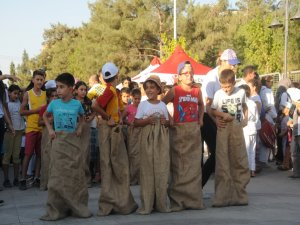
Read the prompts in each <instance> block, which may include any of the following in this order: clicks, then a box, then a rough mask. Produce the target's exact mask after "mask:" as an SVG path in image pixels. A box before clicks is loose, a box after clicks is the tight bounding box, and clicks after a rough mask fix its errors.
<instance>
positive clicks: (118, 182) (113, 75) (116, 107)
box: [93, 62, 137, 216]
mask: <svg viewBox="0 0 300 225" xmlns="http://www.w3.org/2000/svg"><path fill="white" fill-rule="evenodd" d="M101 71H102V77H103V79H104V81H105V82H106V88H105V90H104V92H103V94H102V95H100V96H99V97H98V98H97V100H96V101H95V102H94V103H93V109H94V111H95V112H97V113H99V114H100V115H101V117H102V118H103V119H104V120H105V121H103V123H102V124H101V125H100V128H99V141H100V146H101V152H100V169H101V181H102V182H101V183H102V188H101V194H100V198H99V212H98V215H99V216H105V215H108V214H110V213H113V212H114V213H120V214H129V213H131V212H133V211H135V210H136V208H137V204H136V203H135V202H134V199H133V196H132V194H131V191H130V184H129V166H128V156H127V151H126V147H125V143H124V137H123V133H122V126H121V125H118V124H119V123H120V119H121V118H120V111H122V110H123V105H122V102H121V99H120V97H119V95H118V93H117V90H116V85H117V82H118V79H117V78H118V72H119V69H118V68H117V67H116V65H115V64H113V63H110V62H109V63H106V64H105V65H104V66H103V67H102V70H101Z"/></svg>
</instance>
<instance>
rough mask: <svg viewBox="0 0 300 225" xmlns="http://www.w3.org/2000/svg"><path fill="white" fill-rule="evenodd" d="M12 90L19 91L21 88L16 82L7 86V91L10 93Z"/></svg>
mask: <svg viewBox="0 0 300 225" xmlns="http://www.w3.org/2000/svg"><path fill="white" fill-rule="evenodd" d="M13 91H21V88H20V87H19V86H18V85H16V84H12V85H10V86H9V88H8V92H10V93H11V92H13Z"/></svg>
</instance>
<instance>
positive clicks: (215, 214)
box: [0, 166, 300, 225]
mask: <svg viewBox="0 0 300 225" xmlns="http://www.w3.org/2000/svg"><path fill="white" fill-rule="evenodd" d="M289 173H290V172H282V171H277V170H276V169H275V167H274V166H272V167H270V168H267V169H265V170H264V171H263V172H262V173H261V174H260V175H258V176H257V177H255V178H253V179H251V182H250V184H249V185H248V192H249V199H250V203H249V205H248V206H239V207H227V208H212V207H211V205H212V197H213V192H214V188H213V185H214V181H213V178H212V179H211V180H210V181H209V182H208V184H207V186H206V187H205V189H204V193H206V194H209V195H210V196H211V198H209V199H205V200H204V201H205V205H206V209H204V210H187V211H183V212H177V213H167V214H163V213H153V214H151V215H149V216H142V215H138V214H131V215H127V216H121V215H110V216H106V217H97V216H96V212H97V204H98V203H97V202H98V197H99V192H100V188H99V186H98V187H93V188H90V189H89V194H90V199H89V208H90V210H91V211H92V212H93V214H94V216H93V217H91V218H89V219H78V218H72V217H70V218H67V219H64V220H61V221H56V222H43V221H40V220H39V217H40V216H42V215H43V214H44V213H45V203H46V199H47V192H42V191H39V190H38V189H36V188H31V189H29V190H26V191H20V190H18V189H17V188H11V189H5V190H4V191H1V192H0V199H3V200H4V201H5V205H4V206H1V207H0V225H4V224H11V225H19V224H23V225H29V224H30V225H42V224H52V225H55V224H57V225H62V224H70V225H71V224H72V225H73V224H84V225H139V224H142V225H168V224H172V225H195V224H209V225H215V224H237V225H242V224H264V225H274V224H275V225H284V224H295V225H296V224H297V225H299V224H300V179H291V178H288V175H289ZM1 176H2V174H1ZM2 179H3V177H1V179H0V180H1V182H3V181H2ZM132 191H133V193H134V197H135V199H136V201H137V202H138V203H140V200H139V187H138V186H135V187H132Z"/></svg>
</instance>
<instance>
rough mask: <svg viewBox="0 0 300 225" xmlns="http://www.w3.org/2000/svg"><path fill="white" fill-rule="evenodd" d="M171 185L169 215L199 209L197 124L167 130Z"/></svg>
mask: <svg viewBox="0 0 300 225" xmlns="http://www.w3.org/2000/svg"><path fill="white" fill-rule="evenodd" d="M170 147H171V148H170V155H171V183H170V186H169V198H170V203H171V210H172V211H180V210H184V209H203V208H204V206H203V200H202V171H201V156H202V143H201V132H200V126H199V124H198V123H197V122H193V123H183V124H178V125H176V126H174V127H171V128H170Z"/></svg>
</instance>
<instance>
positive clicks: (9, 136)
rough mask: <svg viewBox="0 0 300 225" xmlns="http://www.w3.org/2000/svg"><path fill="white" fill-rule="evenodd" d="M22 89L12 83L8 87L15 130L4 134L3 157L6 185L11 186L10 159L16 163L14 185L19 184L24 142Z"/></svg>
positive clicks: (10, 110) (10, 111) (9, 106)
mask: <svg viewBox="0 0 300 225" xmlns="http://www.w3.org/2000/svg"><path fill="white" fill-rule="evenodd" d="M20 92H21V89H20V87H19V86H18V85H14V84H12V85H11V86H10V87H9V88H8V95H9V102H8V110H9V113H10V117H11V120H12V124H13V127H14V130H15V133H14V134H13V133H12V132H10V131H9V130H8V131H6V133H5V136H4V149H6V152H5V153H4V157H3V173H4V183H3V186H4V187H11V186H12V185H11V183H10V181H9V179H8V166H9V163H10V159H11V157H12V159H13V164H14V181H13V185H14V186H18V185H19V181H18V176H19V164H20V159H19V155H20V149H21V142H22V135H23V133H24V129H25V121H24V118H23V117H22V116H21V115H20V107H21V103H20V100H19V94H20Z"/></svg>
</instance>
